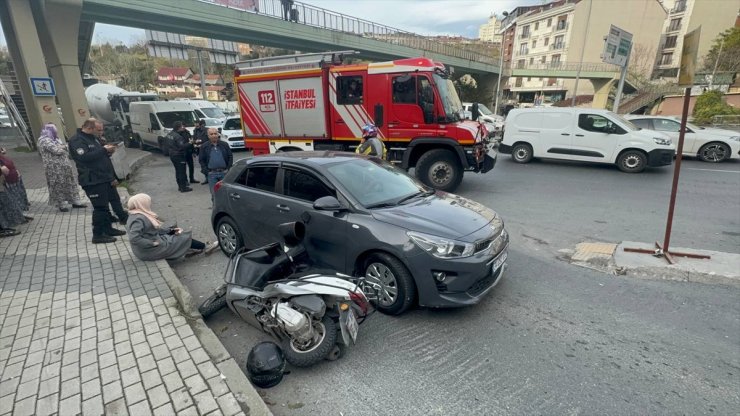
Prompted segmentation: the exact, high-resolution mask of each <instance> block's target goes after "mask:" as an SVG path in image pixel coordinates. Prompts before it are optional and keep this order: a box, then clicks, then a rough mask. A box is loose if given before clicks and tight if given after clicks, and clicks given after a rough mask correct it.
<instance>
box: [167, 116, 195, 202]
mask: <svg viewBox="0 0 740 416" xmlns="http://www.w3.org/2000/svg"><path fill="white" fill-rule="evenodd" d="M186 131H187V130H186V129H185V125H184V124H182V121H176V122H174V123H173V124H172V131H171V132H169V134H168V135H167V142H168V144H169V149H170V160H171V161H172V165H173V166H175V179H176V180H177V189H178V190H179V191H180V192H190V191H192V190H193V188H191V187H190V186H188V176H187V173H185V166H186V164H187V162H186V158H187V156H188V148H190V147H192V144H191V143H190V140H189V139H188V137H189V134H187V135H186V134H185V133H184V132H186ZM191 160H192V156H191Z"/></svg>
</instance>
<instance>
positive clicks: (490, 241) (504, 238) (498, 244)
mask: <svg viewBox="0 0 740 416" xmlns="http://www.w3.org/2000/svg"><path fill="white" fill-rule="evenodd" d="M508 242H509V234H508V233H507V232H506V230H503V231H501V234H499V235H498V237H496V238H487V239H485V240H480V241H477V242H476V243H475V252H476V253H478V252H481V251H484V250H487V249H488V248H491V249H492V250H491V251H492V254H493V255H497V254H498V253H500V252H501V249H503V248H504V247H506V244H507V243H508Z"/></svg>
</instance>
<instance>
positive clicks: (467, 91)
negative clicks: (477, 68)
mask: <svg viewBox="0 0 740 416" xmlns="http://www.w3.org/2000/svg"><path fill="white" fill-rule="evenodd" d="M454 84H455V87H457V92H458V94H459V95H460V100H462V101H471V102H472V101H475V97H476V96H477V89H478V81H476V80H475V78H473V76H472V75H470V74H464V75H463V76H461V77H460V78H458V79H457V80H456V81H455V82H454Z"/></svg>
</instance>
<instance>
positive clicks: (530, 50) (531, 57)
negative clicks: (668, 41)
mask: <svg viewBox="0 0 740 416" xmlns="http://www.w3.org/2000/svg"><path fill="white" fill-rule="evenodd" d="M626 5H629V7H626ZM666 16H667V12H666V10H665V9H664V7H663V6H662V5H661V3H660V2H659V1H658V0H629V1H612V0H559V1H554V2H551V3H548V4H544V5H542V6H538V7H536V8H534V9H533V10H530V11H528V12H526V13H524V14H523V15H520V16H518V17H517V19H516V25H515V30H514V37H513V39H512V45H511V46H512V56H511V65H512V67H514V68H516V67H522V68H523V67H534V68H548V69H550V68H552V69H555V68H575V67H576V66H577V65H578V62H579V61H580V60H581V53H583V63H584V65H588V64H590V63H600V62H601V53H602V50H603V47H604V36H606V34H607V33H608V32H609V28H610V25H615V26H617V27H619V28H622V29H624V30H626V31H628V32H630V33H632V34H633V44H634V45H635V46H637V45H641V46H639V47H637V48H634V47H633V50H635V49H638V50H641V51H646V50H647V51H648V52H643V53H649V54H650V56H653V54H654V52H652V51H655V50H656V49H657V44H658V39H659V38H660V33H661V31H662V28H663V24H664V22H665V19H666ZM504 42H505V43H506V40H504ZM650 71H651V68H647V69H646V72H647V74H646V75H649V73H650ZM574 87H575V79H572V78H562V79H561V78H537V77H528V78H523V77H512V78H510V79H509V82H508V83H507V88H508V90H509V91H510V92H511V94H512V95H514V96H515V97H516V98H517V99H518V100H519V102H522V103H534V102H535V100H536V99H537V100H542V102H544V103H548V102H554V101H558V100H562V99H565V98H567V97H570V96H571V95H572V94H573V93H574ZM593 93H594V88H593V85H592V84H591V82H590V81H589V80H588V79H581V80H580V81H579V83H578V91H577V92H576V94H578V95H590V94H593Z"/></svg>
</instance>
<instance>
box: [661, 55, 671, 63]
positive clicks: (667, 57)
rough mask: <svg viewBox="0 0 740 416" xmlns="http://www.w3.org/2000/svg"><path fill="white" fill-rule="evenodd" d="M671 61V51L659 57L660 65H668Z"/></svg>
mask: <svg viewBox="0 0 740 416" xmlns="http://www.w3.org/2000/svg"><path fill="white" fill-rule="evenodd" d="M671 62H673V54H672V53H664V54H663V56H661V57H660V64H661V65H670V64H671Z"/></svg>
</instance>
